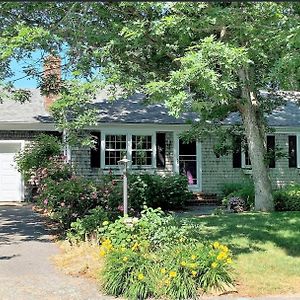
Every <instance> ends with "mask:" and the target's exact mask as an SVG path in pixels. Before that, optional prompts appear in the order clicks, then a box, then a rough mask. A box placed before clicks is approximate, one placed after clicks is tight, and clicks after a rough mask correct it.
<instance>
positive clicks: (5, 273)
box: [0, 206, 114, 300]
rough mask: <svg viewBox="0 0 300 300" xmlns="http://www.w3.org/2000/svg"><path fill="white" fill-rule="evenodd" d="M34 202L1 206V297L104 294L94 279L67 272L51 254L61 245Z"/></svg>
mask: <svg viewBox="0 0 300 300" xmlns="http://www.w3.org/2000/svg"><path fill="white" fill-rule="evenodd" d="M50 237H51V236H50V235H49V232H47V229H45V227H44V226H43V220H42V218H41V217H40V216H39V215H37V214H36V213H34V212H32V210H31V207H30V206H0V299H1V300H36V299H38V300H41V299H43V300H44V299H45V300H46V299H49V300H50V299H51V300H56V299H57V300H58V299H59V300H76V299H78V300H82V299H83V300H85V299H91V300H94V299H95V300H96V299H103V300H104V299H114V298H111V297H106V296H101V295H100V294H99V292H98V291H97V286H96V284H95V283H94V282H92V281H89V280H87V279H84V278H76V277H72V276H68V275H65V274H63V273H61V272H60V271H59V270H57V269H55V267H54V266H53V265H52V263H51V261H50V257H51V256H53V255H55V254H56V253H58V251H59V250H58V247H57V246H56V245H55V243H53V242H52V241H51V239H50Z"/></svg>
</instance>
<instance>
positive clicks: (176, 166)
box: [173, 131, 202, 192]
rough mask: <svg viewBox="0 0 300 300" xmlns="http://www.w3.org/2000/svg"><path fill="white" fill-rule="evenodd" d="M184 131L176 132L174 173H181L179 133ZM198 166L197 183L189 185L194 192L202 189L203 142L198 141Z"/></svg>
mask: <svg viewBox="0 0 300 300" xmlns="http://www.w3.org/2000/svg"><path fill="white" fill-rule="evenodd" d="M181 132H182V131H177V132H174V136H173V137H174V147H173V152H174V155H173V157H174V161H173V167H174V170H173V171H174V173H177V174H179V135H180V133H181ZM196 168H197V184H194V185H189V190H191V191H193V192H201V191H202V144H201V142H199V141H197V142H196Z"/></svg>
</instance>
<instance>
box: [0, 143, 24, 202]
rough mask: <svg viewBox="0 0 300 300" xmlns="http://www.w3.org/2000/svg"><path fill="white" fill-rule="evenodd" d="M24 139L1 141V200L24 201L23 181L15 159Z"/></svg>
mask: <svg viewBox="0 0 300 300" xmlns="http://www.w3.org/2000/svg"><path fill="white" fill-rule="evenodd" d="M21 147H22V141H0V201H1V202H3V201H22V200H23V182H22V177H21V174H20V173H19V172H18V170H17V167H16V163H15V161H14V156H15V154H16V153H17V152H18V151H19V150H20V149H21Z"/></svg>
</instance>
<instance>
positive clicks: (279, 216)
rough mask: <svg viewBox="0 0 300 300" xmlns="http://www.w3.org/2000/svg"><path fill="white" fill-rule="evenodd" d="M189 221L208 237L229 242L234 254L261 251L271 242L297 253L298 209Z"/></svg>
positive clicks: (299, 244) (299, 247)
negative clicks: (296, 210)
mask: <svg viewBox="0 0 300 300" xmlns="http://www.w3.org/2000/svg"><path fill="white" fill-rule="evenodd" d="M193 220H196V222H197V223H198V224H199V225H200V226H201V228H202V230H203V231H204V232H205V235H206V237H207V238H208V239H209V240H220V241H222V242H224V243H227V244H230V245H231V249H232V251H233V252H234V253H235V254H238V253H248V252H252V251H265V248H264V247H263V244H264V243H266V242H272V243H274V244H275V245H276V246H277V247H280V248H281V249H283V250H284V251H285V252H286V253H287V254H288V255H290V256H300V213H299V212H275V213H245V214H226V215H221V216H208V217H201V218H193ZM243 238H245V240H246V241H248V242H244V241H243V240H242V239H243ZM238 239H241V240H240V241H237V243H235V242H234V240H238Z"/></svg>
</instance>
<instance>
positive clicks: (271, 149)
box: [267, 135, 275, 168]
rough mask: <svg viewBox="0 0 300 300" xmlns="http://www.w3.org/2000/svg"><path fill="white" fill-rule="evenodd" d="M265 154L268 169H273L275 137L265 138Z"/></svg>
mask: <svg viewBox="0 0 300 300" xmlns="http://www.w3.org/2000/svg"><path fill="white" fill-rule="evenodd" d="M267 153H268V158H269V168H275V136H274V135H269V136H267Z"/></svg>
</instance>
